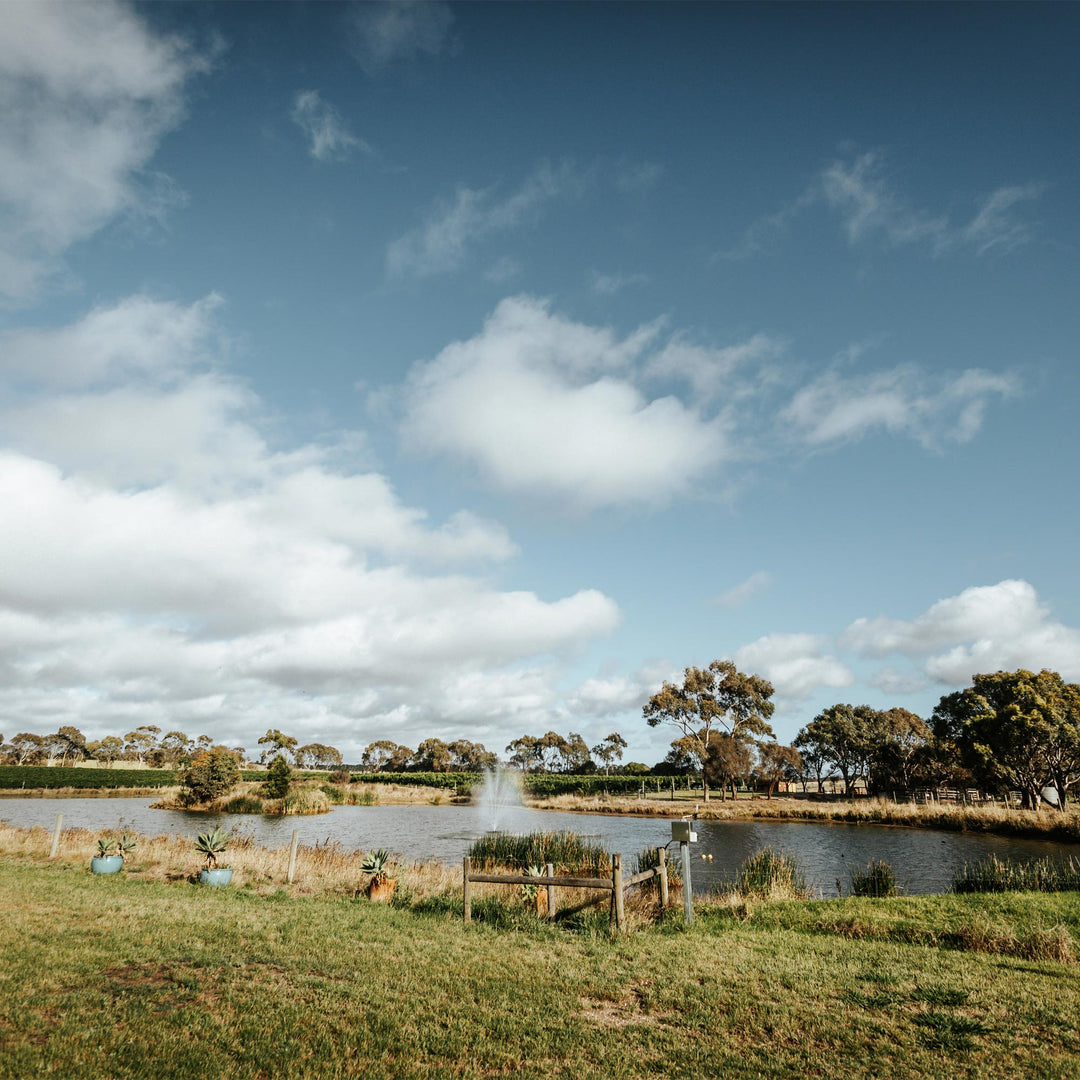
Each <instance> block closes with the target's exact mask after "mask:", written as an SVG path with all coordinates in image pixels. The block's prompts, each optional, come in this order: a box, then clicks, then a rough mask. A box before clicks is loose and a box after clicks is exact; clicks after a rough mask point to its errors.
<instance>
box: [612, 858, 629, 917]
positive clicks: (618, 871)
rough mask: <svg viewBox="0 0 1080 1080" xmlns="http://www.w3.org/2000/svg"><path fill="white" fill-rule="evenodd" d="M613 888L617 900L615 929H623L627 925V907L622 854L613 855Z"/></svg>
mask: <svg viewBox="0 0 1080 1080" xmlns="http://www.w3.org/2000/svg"><path fill="white" fill-rule="evenodd" d="M611 888H612V891H613V892H614V894H615V896H614V900H615V929H616V930H622V929H623V928H624V927H625V926H626V907H625V904H624V900H625V898H624V896H623V883H622V855H612V856H611Z"/></svg>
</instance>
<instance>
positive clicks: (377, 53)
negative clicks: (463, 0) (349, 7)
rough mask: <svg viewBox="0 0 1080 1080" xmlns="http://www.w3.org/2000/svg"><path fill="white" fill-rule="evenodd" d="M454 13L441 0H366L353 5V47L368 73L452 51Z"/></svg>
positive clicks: (376, 73) (376, 72) (379, 71)
mask: <svg viewBox="0 0 1080 1080" xmlns="http://www.w3.org/2000/svg"><path fill="white" fill-rule="evenodd" d="M453 23H454V15H453V12H452V11H451V10H450V5H449V4H447V3H443V2H442V0H389V2H364V3H359V4H356V5H355V6H354V8H353V36H354V51H355V54H356V58H357V60H358V61H359V63H360V66H361V67H362V68H363V69H364V71H365V72H367V74H368V75H372V76H374V75H378V74H380V73H381V72H382V71H384V70H385V69H386V68H387V67H389V66H390V65H391V64H394V63H396V62H397V61H408V60H414V59H416V58H418V57H421V56H430V57H435V56H439V55H440V54H441V53H443V52H453V51H454V49H455V47H456V44H455V41H454V39H453V37H452V35H451V28H452V26H453Z"/></svg>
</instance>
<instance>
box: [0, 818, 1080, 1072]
mask: <svg viewBox="0 0 1080 1080" xmlns="http://www.w3.org/2000/svg"><path fill="white" fill-rule="evenodd" d="M14 836H15V833H14V832H12V833H11V834H10V835H8V836H7V838H6V840H5V841H4V843H3V845H2V851H3V854H0V911H2V912H3V920H4V922H3V925H4V933H3V935H2V936H0V1078H8V1077H16V1078H20V1080H22V1078H30V1077H38V1076H40V1075H42V1074H45V1073H49V1074H52V1075H57V1076H63V1077H68V1078H87V1080H96V1078H126V1077H146V1078H188V1077H191V1078H196V1077H197V1078H199V1080H202V1078H205V1077H214V1078H218V1077H228V1078H244V1080H258V1078H266V1080H271V1078H273V1080H278V1078H283V1080H284V1078H290V1080H291V1078H300V1077H305V1078H307V1077H310V1078H316V1077H317V1078H320V1080H323V1078H332V1077H353V1076H356V1077H359V1076H366V1077H375V1078H380V1077H442V1076H460V1077H492V1076H504V1075H513V1076H515V1077H521V1078H530V1077H537V1078H539V1077H545V1078H546V1077H574V1078H577V1077H593V1076H604V1077H607V1076H610V1077H615V1078H636V1077H665V1076H669V1077H678V1078H684V1077H685V1078H692V1077H732V1078H735V1077H739V1078H743V1077H747V1078H749V1077H800V1078H803V1077H852V1078H854V1077H860V1078H861V1077H903V1078H905V1080H906V1078H922V1077H949V1078H959V1077H993V1078H995V1080H998V1078H1001V1080H1006V1078H1013V1077H1015V1078H1025V1080H1027V1078H1038V1077H1045V1078H1051V1077H1074V1078H1080V965H1078V964H1077V963H1076V962H1075V961H1076V957H1077V955H1078V949H1080V894H1077V893H1056V894H1028V893H1008V894H995V895H992V896H937V897H905V898H899V899H888V900H868V899H854V898H853V899H843V900H829V901H813V902H805V901H785V902H772V903H768V902H761V903H754V904H751V903H747V902H746V901H745V900H740V901H738V902H735V901H732V902H731V903H727V904H725V903H717V904H714V905H709V906H704V905H703V906H699V907H698V909H697V913H698V917H697V919H696V920H695V922H694V924H693V926H691V927H690V928H688V929H687V928H684V927H683V926H682V924H681V923H680V922H679V921H678V918H677V916H676V915H673V914H669V915H667V916H664V917H661V918H660V919H659V920H654V919H653V918H651V917H647V912H644V911H643V912H639V914H638V917H637V919H636V920H635V925H636V927H637V929H636V931H635V932H634V933H633V934H630V935H624V936H619V937H613V936H612V935H610V934H609V933H608V930H607V920H606V917H604V918H598V917H596V916H582V917H580V918H578V919H574V920H571V921H569V922H566V923H562V922H557V923H555V924H551V923H548V922H545V921H541V920H538V919H536V917H535V916H534V915H530V914H527V913H526V912H525V910H524V908H522V907H521V906H520V905H519V906H518V907H516V908H515V906H514V905H513V903H512V902H511V901H508V902H506V903H502V904H499V903H489V904H488V905H486V906H485V905H480V911H479V917H480V921H478V922H477V923H475V924H474V925H473V926H472V927H471V928H470V929H469V930H468V931H466V930H465V929H464V928H463V926H462V924H461V918H460V882H458V884H457V885H455V884H454V882H453V880H451V878H450V877H447V876H445V875H444V879H443V882H442V886H441V887H440V888H438V889H432V890H430V891H429V892H428V893H424V892H423V891H422V890H419V889H416V888H410V889H405V890H402V889H400V888H399V898H400V904H401V906H398V907H386V906H383V905H376V904H371V903H369V902H367V901H365V900H362V899H361V900H357V899H353V898H352V894H349V895H341V894H335V893H334V892H333V891H332V890H329V889H324V890H323V891H320V892H315V893H314V894H313V893H312V892H311V890H310V888H309V887H308V886H306V885H305V883H304V881H303V880H302V878H303V873H302V874H301V880H298V882H297V885H296V886H293V887H288V888H286V887H274V886H273V885H272V884H271V883H270V882H269V881H267V880H265V879H263V880H260V881H259V882H258V884H257V886H253V887H250V888H249V887H245V886H243V885H241V887H239V888H235V887H234V888H230V889H228V890H201V889H200V888H199V887H197V886H194V885H191V884H189V883H188V882H187V881H186V880H184V879H183V878H175V879H174V880H171V881H170V880H168V876H167V875H166V876H159V877H154V876H148V875H146V876H144V874H143V873H141V872H139V871H138V867H139V866H140V865H141V864H140V862H139V858H140V857H142V858H144V859H149V857H150V855H151V854H152V852H151V850H150V848H149V847H148V848H147V850H143V851H141V856H140V853H137V854H136V857H135V859H134V861H133V869H134V871H135V872H134V873H132V874H120V875H117V876H115V877H93V876H92V875H91V874H90V873H89V872H88V870H87V868H86V861H84V858H83V853H82V852H81V849H80V850H79V851H78V852H77V853H76V854H74V855H71V856H68V855H65V856H62V857H61V858H59V859H57V860H56V861H54V862H51V863H50V862H48V861H47V859H46V858H45V857H44V856H42V855H41V854H40V853H39V852H38V850H37V848H36V846H35V844H36V840H35V843H34V844H31V843H30V842H29V841H27V843H26V844H25V845H24V846H23V847H21V848H17V847H13V846H12V840H13V838H14ZM152 843H153V842H151V844H152ZM66 850H67V849H66V848H65V851H66ZM247 857H250V858H253V859H254V858H257V857H258V851H254V852H250V851H249V852H248V853H247ZM302 865H303V864H302ZM342 866H346V864H342ZM278 869H279V868H278V867H277V866H276V864H275V867H274V870H275V873H276V872H277V871H278ZM339 869H340V868H339ZM304 872H306V871H304ZM344 872H347V873H351V872H352V871H351V870H348V869H347V867H346V870H345V871H344ZM251 877H252V878H254V877H255V875H254V874H252V875H251ZM305 893H306V895H305Z"/></svg>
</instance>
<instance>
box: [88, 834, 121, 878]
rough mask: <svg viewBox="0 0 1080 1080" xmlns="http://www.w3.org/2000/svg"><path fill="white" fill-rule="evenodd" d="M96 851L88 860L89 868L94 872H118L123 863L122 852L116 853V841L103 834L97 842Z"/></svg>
mask: <svg viewBox="0 0 1080 1080" xmlns="http://www.w3.org/2000/svg"><path fill="white" fill-rule="evenodd" d="M97 850H98V853H97V854H96V855H95V856H94V857H93V858H92V859H91V860H90V870H91V872H92V873H95V874H118V873H119V872H120V868H121V867H122V866H123V865H124V856H123V854H122V853H121V854H117V852H116V841H115V840H112V839H110V838H109V837H105V836H103V837H102V838H101V839H100V840H99V841H98V842H97Z"/></svg>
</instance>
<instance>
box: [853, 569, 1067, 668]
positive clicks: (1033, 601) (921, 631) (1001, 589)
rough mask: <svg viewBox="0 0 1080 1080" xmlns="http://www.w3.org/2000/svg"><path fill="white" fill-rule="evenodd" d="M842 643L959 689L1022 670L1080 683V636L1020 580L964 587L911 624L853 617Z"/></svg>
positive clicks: (1028, 585)
mask: <svg viewBox="0 0 1080 1080" xmlns="http://www.w3.org/2000/svg"><path fill="white" fill-rule="evenodd" d="M841 642H842V643H843V645H844V646H845V647H847V648H850V649H853V650H855V651H856V652H858V653H860V654H862V655H865V656H871V657H878V658H880V657H885V656H889V655H891V654H895V653H899V654H903V655H906V656H909V657H911V658H912V659H914V660H916V661H918V662H920V663H921V664H922V668H923V670H924V671H925V673H926V674H927V675H928V676H930V677H931V678H933V679H935V680H938V681H939V682H943V683H948V684H952V685H957V686H961V685H965V684H967V683H968V682H969V681H970V679H971V676H972V675H974V674H977V673H981V672H987V671H997V670H1009V669H1015V668H1020V667H1026V668H1034V669H1036V670H1038V669H1039V668H1043V667H1049V668H1052V669H1055V670H1057V671H1060V672H1061V674H1062V675H1064V676H1065V678H1067V679H1070V680H1074V679H1077V678H1080V630H1077V629H1075V628H1073V627H1069V626H1066V625H1064V624H1063V623H1061V622H1058V621H1056V620H1055V619H1053V618H1051V616H1050V610H1049V608H1048V607H1047V606H1046V605H1045V604H1043V603H1042V602H1041V601H1040V600H1039V597H1038V594H1037V593H1036V591H1035V589H1034V587H1033V586H1032V585H1031V584H1029V583H1028V582H1026V581H1022V580H1008V581H1000V582H998V583H997V584H996V585H981V586H976V587H973V588H970V589H965V590H964V591H963V592H961V593H959V594H958V595H957V596H951V597H947V598H946V599H944V600H939V601H938V602H937V603H935V604H933V605H931V607H929V608H928V609H927V610H926V611H925V612H924V613H923V614H922V615H920V616H918V617H917V618H915V619H912V620H903V619H892V618H886V617H878V618H872V619H871V618H863V619H857V620H856V621H855V622H853V623H852V624H851V625H850V626H849V627H848V628H847V630H846V631H845V632H844V634H843V636H842V638H841Z"/></svg>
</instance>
